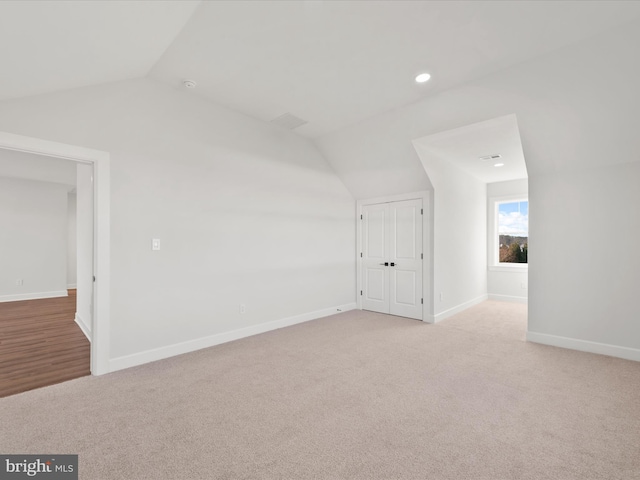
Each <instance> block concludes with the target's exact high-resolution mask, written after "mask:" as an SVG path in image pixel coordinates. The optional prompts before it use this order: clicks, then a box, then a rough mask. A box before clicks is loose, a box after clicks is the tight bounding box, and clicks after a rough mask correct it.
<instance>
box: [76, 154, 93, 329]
mask: <svg viewBox="0 0 640 480" xmlns="http://www.w3.org/2000/svg"><path fill="white" fill-rule="evenodd" d="M76 185H77V187H76V189H77V216H78V217H77V225H78V227H77V231H76V244H77V272H78V281H77V283H78V291H77V297H76V322H77V323H78V325H80V328H82V331H83V332H84V333H85V335H86V336H87V337H88V338H89V339H91V332H92V330H93V285H94V284H93V166H92V165H87V164H82V163H78V164H77V166H76Z"/></svg>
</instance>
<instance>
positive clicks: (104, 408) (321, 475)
mask: <svg viewBox="0 0 640 480" xmlns="http://www.w3.org/2000/svg"><path fill="white" fill-rule="evenodd" d="M525 329H526V307H525V306H524V305H519V304H510V303H499V302H491V301H488V302H484V303H482V304H480V305H477V306H476V307H473V308H471V309H469V310H467V311H465V312H463V313H462V314H459V315H457V316H455V317H452V318H450V319H448V320H445V321H443V322H442V323H439V324H437V325H428V324H424V323H421V322H418V321H416V320H409V319H403V318H398V317H391V316H387V315H380V314H375V313H370V312H362V311H352V312H346V313H342V314H339V315H335V316H332V317H327V318H324V319H320V320H316V321H312V322H308V323H305V324H301V325H297V326H294V327H289V328H286V329H282V330H277V331H274V332H270V333H266V334H263V335H258V336H255V337H251V338H247V339H244V340H240V341H237V342H233V343H228V344H225V345H220V346H217V347H213V348H210V349H207V350H201V351H199V352H195V353H192V354H188V355H183V356H180V357H175V358H172V359H168V360H164V361H160V362H155V363H153V364H148V365H143V366H141V367H137V368H132V369H129V370H125V371H121V372H116V373H113V374H110V375H106V376H102V377H97V378H96V377H85V378H81V379H78V380H73V381H70V382H67V383H63V384H60V385H54V386H52V387H46V388H43V389H40V390H35V391H31V392H26V393H23V394H19V395H16V396H13V397H7V398H4V399H0V429H1V435H0V453H42V454H44V453H48V454H51V453H58V454H60V453H77V454H79V455H80V457H79V460H80V478H81V479H85V480H107V479H126V480H136V479H153V480H162V479H176V480H191V479H249V478H251V479H262V478H265V479H275V478H280V479H351V478H354V479H434V480H435V479H456V480H462V479H478V480H480V479H536V480H540V479H567V480H568V479H576V480H578V479H580V480H583V479H606V480H612V479H625V480H628V479H640V363H637V362H631V361H626V360H620V359H616V358H611V357H605V356H600V355H593V354H589V353H582V352H576V351H570V350H564V349H559V348H554V347H547V346H542V345H537V344H532V343H526V342H525V340H524V338H525Z"/></svg>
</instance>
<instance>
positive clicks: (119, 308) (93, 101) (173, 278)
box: [0, 80, 355, 365]
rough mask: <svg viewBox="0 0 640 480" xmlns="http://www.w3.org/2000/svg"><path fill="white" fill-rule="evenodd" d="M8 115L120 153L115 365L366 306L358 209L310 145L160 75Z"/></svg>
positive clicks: (25, 130) (30, 101) (1, 111)
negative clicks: (360, 279)
mask: <svg viewBox="0 0 640 480" xmlns="http://www.w3.org/2000/svg"><path fill="white" fill-rule="evenodd" d="M0 106H1V108H0V130H4V131H9V132H12V133H17V134H22V135H28V136H32V137H39V138H44V139H48V140H54V141H60V142H64V143H70V144H75V145H81V146H86V147H90V148H95V149H99V150H104V151H108V152H110V153H111V259H112V265H111V272H112V274H111V275H112V285H111V292H112V304H111V339H110V340H111V342H110V343H111V346H110V349H111V358H112V359H113V358H120V359H122V358H123V356H127V355H134V356H135V354H140V353H141V352H144V351H147V350H150V349H160V350H159V351H160V352H161V353H162V352H169V351H170V350H168V349H167V347H169V346H171V345H175V344H178V343H180V342H188V341H192V340H196V339H202V338H209V337H210V336H212V335H216V334H220V333H222V332H229V331H234V330H237V329H240V328H243V327H252V326H256V325H261V324H264V323H265V322H269V321H273V320H278V319H283V318H288V317H292V316H297V315H304V314H308V313H310V312H317V311H325V309H331V308H333V307H336V306H342V305H345V304H352V303H353V302H355V201H354V199H353V198H352V196H351V195H350V194H349V192H348V191H347V190H346V188H345V187H344V185H343V184H342V182H341V181H340V180H339V178H338V177H337V176H336V175H335V173H334V172H333V170H332V169H331V167H330V166H329V165H328V164H327V163H326V161H325V160H324V158H323V157H322V155H321V154H320V153H319V152H318V151H317V149H316V148H315V147H314V146H313V145H312V144H311V143H310V142H309V141H308V140H305V139H302V138H299V137H297V136H296V135H294V134H293V133H291V132H287V131H284V130H281V129H279V128H277V127H275V126H273V125H269V124H266V123H264V122H260V121H257V120H253V119H251V118H248V117H246V116H243V115H240V114H237V113H234V112H231V111H229V110H226V109H224V108H221V107H218V106H216V105H215V104H213V103H211V102H208V101H206V100H203V99H201V98H199V97H197V96H195V95H192V94H191V93H190V92H188V91H180V90H175V89H172V88H170V87H167V86H164V85H160V84H157V83H155V82H153V81H150V80H133V81H126V82H120V83H115V84H108V85H103V86H98V87H88V88H83V89H76V90H72V91H69V92H62V93H56V94H50V95H43V96H39V97H32V98H27V99H20V100H14V101H5V102H2V103H1V104H0ZM152 238H159V239H161V242H162V243H161V248H162V249H161V250H160V251H152V250H151V239H152ZM241 303H242V304H245V305H246V313H245V314H240V313H239V304H241ZM163 349H164V350H163ZM173 351H175V350H173ZM145 358H148V357H145ZM123 362H124V363H127V362H129V360H128V359H127V358H125V359H124V360H123V361H121V362H119V365H123ZM129 363H136V359H135V358H132V359H131V361H130V362H129Z"/></svg>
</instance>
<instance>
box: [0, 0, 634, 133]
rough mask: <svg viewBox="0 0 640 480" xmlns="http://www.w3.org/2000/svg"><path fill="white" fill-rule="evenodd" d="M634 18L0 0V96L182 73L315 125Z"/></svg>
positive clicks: (508, 6)
mask: <svg viewBox="0 0 640 480" xmlns="http://www.w3.org/2000/svg"><path fill="white" fill-rule="evenodd" d="M638 17H640V2H624V1H573V2H546V1H545V2H504V1H475V0H474V1H401V0H397V1H376V2H369V1H360V0H353V1H205V2H192V1H56V0H52V1H34V2H26V1H3V2H0V65H2V69H3V72H10V73H9V74H3V75H2V76H0V99H7V98H16V97H22V96H29V95H35V94H39V93H46V92H52V91H56V90H63V89H71V88H76V87H80V86H84V85H90V84H98V83H106V82H112V81H118V80H125V79H130V78H136V77H144V76H149V77H151V78H152V79H154V80H157V81H160V82H164V83H166V84H169V85H171V86H173V87H175V88H182V81H183V80H184V79H187V78H188V79H192V80H194V81H196V82H197V84H198V86H197V88H196V89H195V90H193V91H192V93H193V94H194V95H201V96H203V97H206V98H208V99H210V100H213V101H214V102H217V103H219V104H222V105H224V106H227V107H229V108H231V109H234V110H237V111H239V112H242V113H245V114H247V115H250V116H252V117H255V118H258V119H260V120H265V121H270V120H272V119H274V118H276V117H278V116H280V115H282V114H285V113H291V114H293V115H295V116H297V117H300V118H302V119H303V120H306V121H308V123H307V124H305V125H303V126H301V127H299V128H297V129H296V130H295V132H296V133H298V134H300V135H303V136H306V137H319V136H323V135H325V134H326V133H328V132H332V131H336V130H339V129H341V128H343V127H345V126H347V125H351V124H354V123H357V122H360V121H362V120H364V119H366V118H369V117H371V116H374V115H376V114H379V113H381V112H384V111H389V110H392V109H395V108H399V107H402V106H404V105H407V104H411V103H414V102H416V101H418V100H420V99H422V98H424V97H426V96H429V95H433V94H435V93H437V92H440V91H442V90H444V89H448V88H451V87H453V86H456V85H460V84H463V83H466V82H469V81H471V80H473V79H476V78H479V77H482V76H485V75H488V74H490V73H493V72H497V71H500V70H501V69H504V68H506V67H508V66H511V65H514V64H517V63H520V62H523V61H525V60H528V59H531V58H533V57H536V56H539V55H542V54H544V53H546V52H550V51H553V50H557V49H559V48H562V47H563V46H566V45H569V44H571V43H575V42H578V41H580V40H583V39H585V38H587V37H592V36H594V35H596V34H598V33H599V32H602V31H605V30H609V29H612V28H615V27H616V26H619V25H622V24H624V23H626V22H629V21H632V20H633V19H635V18H638ZM421 71H428V72H430V73H431V74H432V80H431V81H430V82H428V83H427V84H424V85H418V84H416V83H415V82H414V80H413V79H414V76H415V75H416V74H417V73H419V72H421Z"/></svg>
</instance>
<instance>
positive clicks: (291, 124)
mask: <svg viewBox="0 0 640 480" xmlns="http://www.w3.org/2000/svg"><path fill="white" fill-rule="evenodd" d="M271 123H274V124H276V125H278V126H280V127H283V128H286V129H288V130H293V129H295V128H298V127H301V126H302V125H305V124H307V123H309V122H307V121H306V120H303V119H301V118H298V117H296V116H295V115H292V114H290V113H285V114H284V115H280V116H279V117H276V118H274V119H273V120H271Z"/></svg>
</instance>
